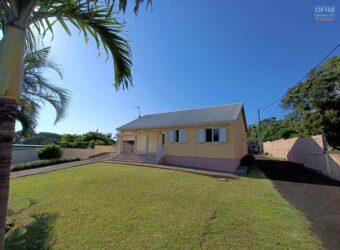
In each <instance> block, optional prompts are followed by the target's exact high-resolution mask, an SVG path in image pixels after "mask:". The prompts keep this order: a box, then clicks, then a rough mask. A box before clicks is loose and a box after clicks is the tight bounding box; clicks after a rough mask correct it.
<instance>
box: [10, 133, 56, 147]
mask: <svg viewBox="0 0 340 250" xmlns="http://www.w3.org/2000/svg"><path fill="white" fill-rule="evenodd" d="M60 138H61V135H59V134H55V133H49V132H40V133H38V134H35V133H34V134H33V135H31V136H28V137H25V138H24V139H21V140H20V141H16V142H15V143H22V144H26V145H45V144H54V143H57V142H58V141H59V139H60Z"/></svg>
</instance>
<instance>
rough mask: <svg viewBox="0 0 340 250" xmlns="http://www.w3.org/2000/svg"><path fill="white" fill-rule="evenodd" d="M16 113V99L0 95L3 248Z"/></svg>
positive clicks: (0, 234)
mask: <svg viewBox="0 0 340 250" xmlns="http://www.w3.org/2000/svg"><path fill="white" fill-rule="evenodd" d="M16 114H17V102H16V100H15V99H12V98H7V97H0V244H1V245H0V249H3V242H4V236H5V227H6V214H7V202H8V194H9V175H10V166H11V159H12V144H13V137H14V128H15V118H16Z"/></svg>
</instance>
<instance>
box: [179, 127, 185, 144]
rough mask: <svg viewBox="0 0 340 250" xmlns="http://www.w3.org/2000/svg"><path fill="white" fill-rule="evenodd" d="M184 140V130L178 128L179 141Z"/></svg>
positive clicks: (182, 141) (183, 141)
mask: <svg viewBox="0 0 340 250" xmlns="http://www.w3.org/2000/svg"><path fill="white" fill-rule="evenodd" d="M185 142H186V130H185V129H180V130H179V143H185Z"/></svg>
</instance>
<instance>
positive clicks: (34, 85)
mask: <svg viewBox="0 0 340 250" xmlns="http://www.w3.org/2000/svg"><path fill="white" fill-rule="evenodd" d="M49 52H50V48H43V49H39V50H36V51H33V52H26V53H25V57H24V78H23V87H22V93H21V97H20V99H19V100H18V116H17V119H18V121H19V122H20V123H21V126H22V130H21V131H20V133H18V134H17V136H18V137H20V138H21V140H22V139H23V137H25V136H28V135H32V134H34V129H35V127H36V125H37V119H38V115H39V111H40V109H41V108H42V105H44V104H45V103H46V102H48V103H50V104H51V105H52V107H54V110H55V111H56V119H55V123H57V122H58V121H60V120H61V119H63V118H64V117H65V114H66V109H67V106H68V103H69V92H68V91H67V90H65V89H63V88H60V87H57V86H55V85H53V84H51V83H50V82H49V81H48V80H47V78H45V77H44V72H45V71H46V70H53V71H54V72H56V73H57V74H58V75H59V77H60V78H62V74H61V71H60V69H59V68H58V67H57V66H56V65H55V64H54V63H53V62H52V61H50V60H49V58H48V56H49Z"/></svg>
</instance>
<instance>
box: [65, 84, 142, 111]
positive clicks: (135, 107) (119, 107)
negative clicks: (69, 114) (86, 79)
mask: <svg viewBox="0 0 340 250" xmlns="http://www.w3.org/2000/svg"><path fill="white" fill-rule="evenodd" d="M64 82H65V83H67V84H69V85H71V86H72V87H73V88H74V89H76V90H78V91H79V92H81V93H83V94H85V95H87V96H88V97H90V98H92V99H94V100H97V101H99V102H101V103H103V104H105V105H108V106H111V107H113V108H118V109H138V110H139V114H140V106H130V107H127V106H125V107H124V106H118V105H113V104H111V103H109V102H106V101H104V100H102V99H101V98H99V97H96V96H94V95H92V94H90V93H88V92H86V91H84V90H82V89H81V88H79V87H77V86H76V85H74V84H72V83H70V82H69V81H65V80H64Z"/></svg>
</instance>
